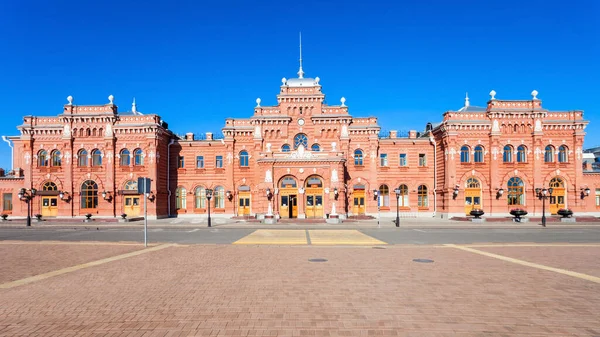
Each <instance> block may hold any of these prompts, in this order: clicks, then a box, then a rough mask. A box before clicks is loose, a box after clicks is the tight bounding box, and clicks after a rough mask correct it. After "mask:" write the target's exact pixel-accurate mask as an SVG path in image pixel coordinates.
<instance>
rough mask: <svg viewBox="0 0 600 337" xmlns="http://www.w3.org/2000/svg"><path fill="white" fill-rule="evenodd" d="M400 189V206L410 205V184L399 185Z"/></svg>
mask: <svg viewBox="0 0 600 337" xmlns="http://www.w3.org/2000/svg"><path fill="white" fill-rule="evenodd" d="M398 188H399V189H400V198H399V199H398V202H399V204H398V206H400V207H408V186H406V185H404V184H403V185H400V186H399V187H398Z"/></svg>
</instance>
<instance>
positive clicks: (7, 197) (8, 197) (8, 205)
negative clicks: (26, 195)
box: [2, 193, 13, 212]
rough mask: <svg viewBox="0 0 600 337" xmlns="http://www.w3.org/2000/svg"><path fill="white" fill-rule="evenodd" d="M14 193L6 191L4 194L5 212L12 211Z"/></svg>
mask: <svg viewBox="0 0 600 337" xmlns="http://www.w3.org/2000/svg"><path fill="white" fill-rule="evenodd" d="M12 207H13V206H12V193H4V194H3V195H2V210H3V211H5V212H8V211H12Z"/></svg>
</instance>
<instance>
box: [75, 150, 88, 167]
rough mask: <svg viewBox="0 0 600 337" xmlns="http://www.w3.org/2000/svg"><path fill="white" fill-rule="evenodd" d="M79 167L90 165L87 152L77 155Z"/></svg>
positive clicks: (80, 152)
mask: <svg viewBox="0 0 600 337" xmlns="http://www.w3.org/2000/svg"><path fill="white" fill-rule="evenodd" d="M77 165H78V166H80V167H84V166H87V165H88V153H87V151H86V150H83V149H81V150H79V153H78V154H77Z"/></svg>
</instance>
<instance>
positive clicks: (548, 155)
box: [544, 145, 554, 163]
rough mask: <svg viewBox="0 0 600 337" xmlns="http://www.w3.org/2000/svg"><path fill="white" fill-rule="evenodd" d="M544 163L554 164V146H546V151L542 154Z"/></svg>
mask: <svg viewBox="0 0 600 337" xmlns="http://www.w3.org/2000/svg"><path fill="white" fill-rule="evenodd" d="M544 162H546V163H553V162H554V146H552V145H548V146H546V150H545V152H544Z"/></svg>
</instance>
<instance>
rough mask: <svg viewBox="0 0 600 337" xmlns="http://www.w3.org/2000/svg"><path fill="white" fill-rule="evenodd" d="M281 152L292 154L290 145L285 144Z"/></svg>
mask: <svg viewBox="0 0 600 337" xmlns="http://www.w3.org/2000/svg"><path fill="white" fill-rule="evenodd" d="M281 152H290V145H289V144H283V146H282V147H281Z"/></svg>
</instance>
